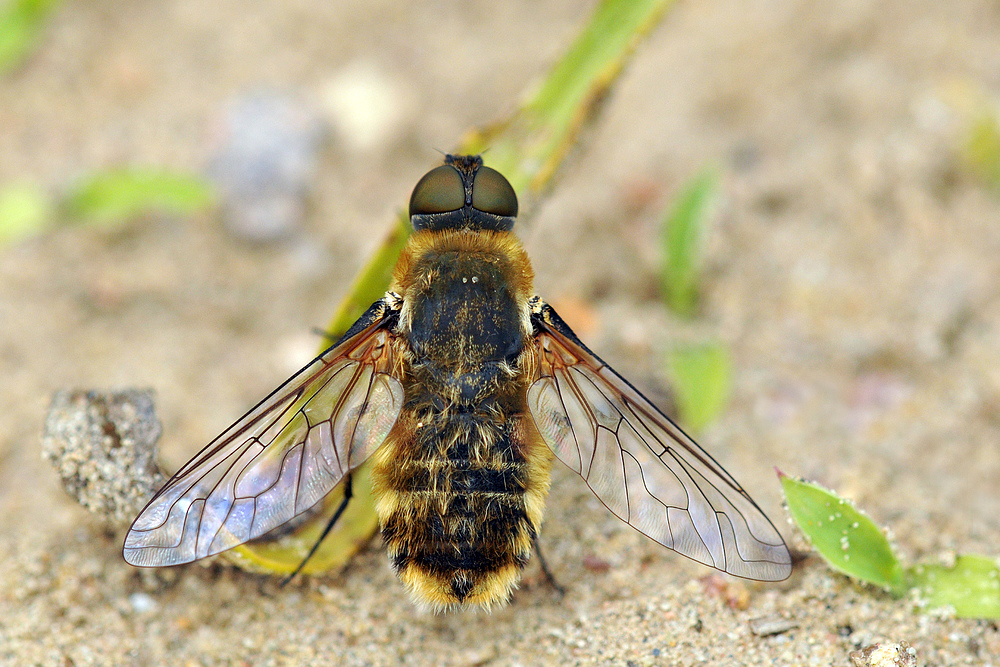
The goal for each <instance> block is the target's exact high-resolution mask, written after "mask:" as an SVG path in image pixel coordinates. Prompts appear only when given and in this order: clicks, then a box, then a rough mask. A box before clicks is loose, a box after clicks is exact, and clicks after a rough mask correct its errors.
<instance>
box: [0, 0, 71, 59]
mask: <svg viewBox="0 0 1000 667" xmlns="http://www.w3.org/2000/svg"><path fill="white" fill-rule="evenodd" d="M57 4H59V3H58V0H12V1H11V2H8V3H7V4H6V6H4V7H3V8H2V9H0V75H2V74H6V73H8V72H10V71H12V70H14V69H15V68H16V67H17V66H18V65H20V64H21V63H22V62H24V60H25V58H27V57H28V54H29V53H31V51H32V49H34V48H35V46H36V44H37V43H38V40H39V36H40V35H41V32H42V28H43V27H44V26H45V19H46V18H48V16H49V14H50V13H51V12H52V10H53V9H54V8H55V7H56V5H57Z"/></svg>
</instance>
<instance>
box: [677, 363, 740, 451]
mask: <svg viewBox="0 0 1000 667" xmlns="http://www.w3.org/2000/svg"><path fill="white" fill-rule="evenodd" d="M668 366H669V370H670V376H671V379H672V380H673V389H674V392H675V393H676V395H677V409H678V410H679V412H680V421H681V423H682V424H683V425H684V426H685V428H689V429H691V430H692V431H700V430H702V429H703V428H705V427H706V426H708V424H710V423H711V422H712V420H713V419H715V418H716V417H718V416H719V414H720V413H721V412H722V409H723V408H724V407H725V405H726V401H727V399H728V398H729V388H730V377H731V375H732V371H731V363H730V360H729V352H728V350H727V349H726V348H725V347H724V346H722V345H719V344H717V343H708V344H699V345H690V346H684V347H678V348H676V349H674V350H673V351H672V352H671V353H670V356H669V358H668Z"/></svg>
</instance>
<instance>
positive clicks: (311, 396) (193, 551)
mask: <svg viewBox="0 0 1000 667" xmlns="http://www.w3.org/2000/svg"><path fill="white" fill-rule="evenodd" d="M392 350H393V338H392V334H391V333H390V332H389V331H387V330H385V328H383V327H382V326H381V323H380V322H376V323H375V324H372V325H371V326H369V327H367V328H366V329H364V330H363V331H361V332H359V333H357V334H355V335H353V336H351V338H349V339H347V340H345V341H343V342H342V343H340V344H339V345H337V346H336V347H334V348H332V349H330V350H328V351H327V352H325V353H324V354H323V355H322V356H320V357H318V358H317V359H315V360H314V361H313V362H312V363H310V364H309V365H308V366H306V367H305V368H303V369H302V370H301V371H299V372H298V373H296V374H295V375H294V376H293V377H292V378H291V379H289V380H288V381H287V382H286V383H285V384H284V385H282V386H281V387H279V388H278V389H277V390H276V391H275V392H274V393H272V394H271V395H270V396H268V397H267V398H265V399H264V400H263V401H262V402H261V403H260V404H259V405H257V407H255V408H254V409H253V410H251V411H250V412H249V413H247V414H246V415H245V416H244V417H243V418H242V419H240V420H239V421H237V422H236V423H235V424H233V425H232V426H230V427H229V429H227V430H226V432H225V433H223V434H222V435H220V436H219V437H218V438H216V439H215V440H214V441H213V442H212V443H211V444H209V445H208V446H207V447H206V448H205V449H203V450H202V451H201V452H200V453H199V454H198V455H197V456H196V457H194V458H193V459H192V460H191V461H189V462H188V463H187V464H186V465H184V467H183V468H181V469H180V471H178V472H177V474H176V475H174V476H173V478H171V479H170V481H169V482H167V484H166V485H164V487H163V488H162V489H160V491H159V492H158V493H157V494H156V495H155V496H154V497H153V499H152V500H151V501H150V502H149V504H148V505H146V507H145V509H143V510H142V512H141V513H140V514H139V516H138V518H136V520H135V522H134V523H133V524H132V528H131V529H130V530H129V532H128V535H126V537H125V548H124V556H125V560H126V561H128V562H129V563H131V564H132V565H139V566H144V567H154V566H162V565H177V564H179V563H187V562H190V561H193V560H197V559H199V558H204V557H206V556H211V555H213V554H217V553H219V552H220V551H225V550H226V549H230V548H232V547H235V546H237V545H239V544H242V543H243V542H246V541H248V540H252V539H254V538H255V537H259V536H260V535H263V534H264V533H266V532H267V531H269V530H271V529H272V528H275V527H277V526H279V525H281V524H282V523H284V522H286V521H288V520H289V519H291V518H292V517H294V516H295V515H297V514H300V513H301V512H304V511H305V510H307V509H309V507H311V506H312V505H314V504H315V503H317V502H319V501H320V500H321V499H322V498H323V497H324V496H325V495H326V494H327V493H329V492H330V490H332V489H333V488H334V487H335V486H336V485H337V484H338V483H339V482H340V481H341V479H343V477H344V475H346V474H347V473H348V472H349V471H351V470H354V469H355V468H357V467H358V466H360V465H361V464H362V463H363V462H364V461H365V459H367V458H368V456H369V455H370V454H371V453H372V452H373V451H375V449H376V448H377V447H378V446H379V445H381V444H382V442H383V441H384V440H385V439H386V436H388V434H389V431H390V430H391V429H392V427H393V424H395V422H396V418H397V416H398V415H399V410H400V408H401V407H402V404H403V387H402V385H401V384H400V383H399V381H398V380H397V379H396V378H395V377H393V375H392V373H393V370H392V369H393V368H394V359H393V357H394V356H397V355H394V354H393V352H392Z"/></svg>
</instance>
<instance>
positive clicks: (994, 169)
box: [964, 111, 1000, 187]
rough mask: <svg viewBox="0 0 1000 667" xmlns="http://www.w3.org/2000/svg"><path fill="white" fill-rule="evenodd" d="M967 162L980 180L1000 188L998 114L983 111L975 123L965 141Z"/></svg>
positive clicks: (999, 130) (999, 123)
mask: <svg viewBox="0 0 1000 667" xmlns="http://www.w3.org/2000/svg"><path fill="white" fill-rule="evenodd" d="M964 154H965V159H966V162H968V164H969V166H970V167H971V168H972V170H973V171H974V172H976V174H977V175H979V177H980V178H982V179H983V180H985V181H986V182H988V183H989V184H990V185H993V186H995V187H1000V122H998V120H997V116H996V113H994V112H988V111H983V112H982V113H980V114H979V116H978V117H977V118H976V119H975V121H973V123H972V125H971V127H970V128H969V131H968V136H967V137H966V140H965V146H964Z"/></svg>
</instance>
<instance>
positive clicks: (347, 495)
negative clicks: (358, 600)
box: [281, 473, 537, 587]
mask: <svg viewBox="0 0 1000 667" xmlns="http://www.w3.org/2000/svg"><path fill="white" fill-rule="evenodd" d="M351 495H352V494H351V474H350V473H348V474H347V475H346V476H345V477H344V499H343V500H341V501H340V505H339V506H338V507H337V511H336V512H334V513H333V516H332V517H330V521H329V522H328V523H327V524H326V528H324V529H323V532H322V534H320V536H319V539H318V540H316V543H315V544H314V545H312V549H310V550H309V553H308V554H306V557H305V558H303V559H302V562H301V563H299V566H298V567H297V568H295V571H294V572H292V573H291V574H290V575H288V576H287V577H285V579H283V580H282V582H281V586H282V587H284V586H287V585H288V582H290V581H291V580H292V579H294V578H295V575H297V574H298V573H299V572H301V571H302V568H304V567H305V566H306V563H308V562H309V559H310V558H312V557H313V554H315V553H316V550H317V549H319V545H321V544H323V540H325V539H326V536H327V535H329V534H330V531H331V530H333V526H334V524H336V523H337V519H339V518H340V515H341V514H343V513H344V510H346V509H347V503H348V502H350V500H351ZM536 546H537V545H536Z"/></svg>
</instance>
